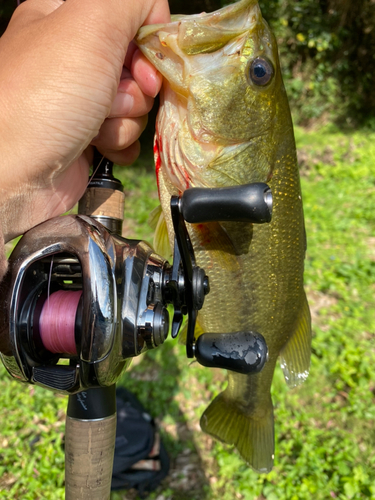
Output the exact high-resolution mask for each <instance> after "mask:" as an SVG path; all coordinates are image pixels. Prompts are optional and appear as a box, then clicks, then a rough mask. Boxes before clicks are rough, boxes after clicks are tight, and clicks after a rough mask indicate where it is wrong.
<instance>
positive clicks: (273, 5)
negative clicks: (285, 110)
mask: <svg viewBox="0 0 375 500" xmlns="http://www.w3.org/2000/svg"><path fill="white" fill-rule="evenodd" d="M259 4H260V6H261V9H262V13H263V15H264V17H265V19H267V20H268V22H269V23H270V24H271V26H272V28H273V29H274V31H275V34H276V37H277V41H278V45H279V51H280V56H281V64H282V69H283V75H284V80H285V83H286V87H287V91H288V95H289V98H290V102H291V107H292V110H293V114H294V117H295V119H296V121H297V122H299V123H301V122H307V121H309V120H311V119H316V118H319V117H321V116H322V115H324V114H328V113H329V114H330V116H331V118H332V117H333V118H335V119H337V120H339V121H341V122H344V123H346V124H349V125H350V124H352V122H355V123H358V121H371V120H372V118H373V106H374V104H375V100H374V93H373V75H374V73H375V60H374V57H373V54H374V51H375V30H374V29H373V28H374V25H375V6H374V3H373V1H372V0H360V1H357V2H351V1H349V0H298V1H294V2H290V1H288V0H260V1H259Z"/></svg>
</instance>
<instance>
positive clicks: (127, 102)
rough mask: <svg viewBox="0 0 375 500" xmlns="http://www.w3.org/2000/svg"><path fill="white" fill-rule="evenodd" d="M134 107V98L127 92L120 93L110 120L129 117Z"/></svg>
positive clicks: (116, 98) (113, 104)
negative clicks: (117, 117)
mask: <svg viewBox="0 0 375 500" xmlns="http://www.w3.org/2000/svg"><path fill="white" fill-rule="evenodd" d="M133 106H134V97H133V96H132V95H130V94H127V93H125V92H118V93H117V94H116V97H115V98H114V101H113V103H112V108H111V112H110V113H109V117H110V118H114V117H116V116H127V115H128V114H129V113H130V112H131V110H132V109H133Z"/></svg>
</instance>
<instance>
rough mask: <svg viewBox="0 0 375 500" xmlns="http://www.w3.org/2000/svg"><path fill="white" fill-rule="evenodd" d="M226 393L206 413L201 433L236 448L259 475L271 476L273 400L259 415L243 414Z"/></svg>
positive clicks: (214, 401)
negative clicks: (267, 474) (266, 474)
mask: <svg viewBox="0 0 375 500" xmlns="http://www.w3.org/2000/svg"><path fill="white" fill-rule="evenodd" d="M225 392H226V391H224V392H222V393H221V394H219V395H218V396H217V397H216V398H215V399H214V400H213V401H212V403H211V404H210V406H209V407H208V408H207V409H206V410H205V412H204V413H203V415H202V417H201V420H200V425H201V428H202V430H203V431H204V432H206V433H207V434H209V435H210V436H212V437H214V438H216V439H218V440H219V441H222V442H223V443H227V444H233V445H234V446H235V447H236V448H237V450H238V452H239V453H240V455H241V457H242V458H243V459H244V460H245V461H246V462H247V463H248V465H250V467H252V468H253V469H254V470H256V471H257V472H261V473H266V472H269V471H270V470H271V469H272V467H273V460H274V450H275V439H274V423H273V406H272V400H271V396H269V399H268V400H267V401H266V406H265V407H264V408H263V411H262V412H261V414H260V413H259V411H258V412H255V411H254V412H249V411H246V410H244V409H243V408H241V406H240V405H239V404H236V401H234V400H231V399H228V398H227V397H226V394H225Z"/></svg>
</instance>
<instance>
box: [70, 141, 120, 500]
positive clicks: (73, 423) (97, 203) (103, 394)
mask: <svg viewBox="0 0 375 500" xmlns="http://www.w3.org/2000/svg"><path fill="white" fill-rule="evenodd" d="M112 168H113V163H112V162H111V161H109V160H108V159H107V158H104V157H103V156H102V155H101V154H100V153H98V151H97V150H95V153H94V160H93V170H94V175H93V177H92V178H91V180H90V183H89V185H88V187H87V189H86V191H85V193H84V195H83V197H82V198H81V200H80V201H79V205H78V213H79V214H82V215H88V216H90V217H92V218H94V219H96V220H97V221H98V222H100V223H101V224H103V226H105V227H106V228H107V229H108V230H109V231H112V232H114V233H117V234H119V235H121V230H122V218H123V213H124V202H125V195H124V193H123V190H122V184H121V182H120V181H118V180H117V179H115V178H114V177H113V175H112ZM115 439H116V386H115V385H112V386H109V387H102V388H95V389H89V390H88V391H84V392H81V393H78V394H74V395H71V396H69V403H68V410H67V416H66V431H65V499H66V500H109V498H110V496H111V482H112V468H113V457H114V452H115Z"/></svg>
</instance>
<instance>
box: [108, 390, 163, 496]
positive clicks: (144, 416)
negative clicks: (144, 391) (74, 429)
mask: <svg viewBox="0 0 375 500" xmlns="http://www.w3.org/2000/svg"><path fill="white" fill-rule="evenodd" d="M116 403H117V429H116V446H115V458H114V462H113V473H112V486H111V489H112V490H125V489H130V488H135V489H136V490H138V493H139V495H140V496H141V497H144V496H145V493H146V492H150V491H153V490H155V489H156V488H157V487H158V486H159V484H160V482H161V481H162V480H163V479H164V478H165V477H166V476H167V474H168V471H169V458H168V455H167V452H166V450H165V448H164V446H163V443H162V442H161V440H160V434H159V432H158V431H157V429H156V425H155V422H154V420H153V419H152V417H151V416H150V415H149V414H148V413H147V411H146V410H145V409H144V408H143V406H142V405H141V403H140V402H139V401H138V399H137V398H136V397H135V396H134V394H132V393H131V392H129V391H128V390H126V389H125V388H123V387H119V388H117V390H116Z"/></svg>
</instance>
